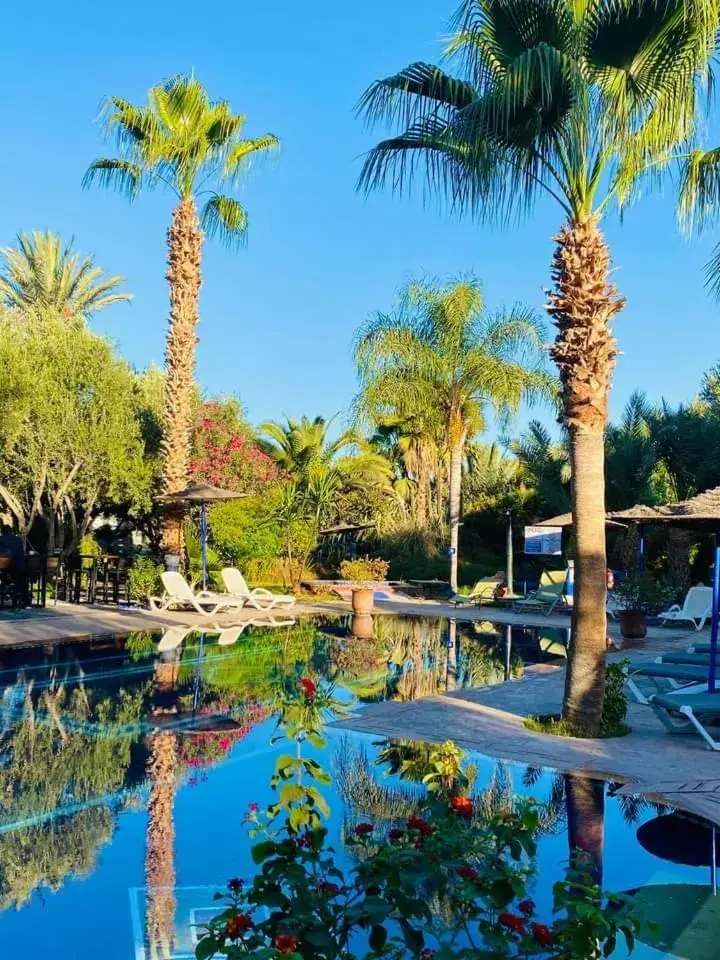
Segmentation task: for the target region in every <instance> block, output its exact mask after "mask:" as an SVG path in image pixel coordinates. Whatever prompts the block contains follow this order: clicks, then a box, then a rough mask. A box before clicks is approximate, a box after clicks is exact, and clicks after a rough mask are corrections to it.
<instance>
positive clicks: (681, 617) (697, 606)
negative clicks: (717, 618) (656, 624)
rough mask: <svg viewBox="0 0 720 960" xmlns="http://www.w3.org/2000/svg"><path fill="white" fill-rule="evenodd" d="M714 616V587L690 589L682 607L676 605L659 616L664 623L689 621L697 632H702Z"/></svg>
mask: <svg viewBox="0 0 720 960" xmlns="http://www.w3.org/2000/svg"><path fill="white" fill-rule="evenodd" d="M711 616H712V587H690V589H689V590H688V592H687V596H686V597H685V600H684V601H683V605H682V607H681V606H680V605H679V604H677V603H674V604H673V605H672V606H671V607H670V608H669V609H668V610H664V611H663V612H662V613H659V614H658V620H661V621H662V622H663V623H666V622H667V621H670V622H671V623H672V622H674V623H677V622H678V621H687V622H690V623H692V625H693V626H694V627H695V629H696V630H702V628H703V627H704V626H705V621H706V620H708V619H709V618H710V617H711Z"/></svg>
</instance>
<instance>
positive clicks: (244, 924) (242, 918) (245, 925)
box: [225, 913, 253, 940]
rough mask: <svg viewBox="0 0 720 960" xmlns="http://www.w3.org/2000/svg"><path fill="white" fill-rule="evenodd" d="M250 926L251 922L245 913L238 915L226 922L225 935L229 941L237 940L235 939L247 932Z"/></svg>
mask: <svg viewBox="0 0 720 960" xmlns="http://www.w3.org/2000/svg"><path fill="white" fill-rule="evenodd" d="M252 925H253V922H252V920H251V919H250V917H249V916H248V915H247V914H246V913H238V914H237V915H236V916H234V917H230V919H229V920H228V922H227V925H226V927H225V933H226V935H227V936H228V937H230V939H231V940H237V938H238V937H239V936H240V935H241V934H243V933H245V932H246V931H247V930H249V929H250V928H251V927H252Z"/></svg>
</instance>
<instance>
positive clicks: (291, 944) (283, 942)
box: [274, 933, 298, 953]
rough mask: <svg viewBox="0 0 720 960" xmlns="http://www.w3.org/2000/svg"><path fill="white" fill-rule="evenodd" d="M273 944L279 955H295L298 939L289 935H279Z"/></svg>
mask: <svg viewBox="0 0 720 960" xmlns="http://www.w3.org/2000/svg"><path fill="white" fill-rule="evenodd" d="M274 942H275V949H276V950H279V951H280V953H295V951H296V950H297V947H298V938H297V937H293V936H292V935H291V934H289V933H279V934H278V935H277V936H276V937H275V941H274Z"/></svg>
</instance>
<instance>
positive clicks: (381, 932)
mask: <svg viewBox="0 0 720 960" xmlns="http://www.w3.org/2000/svg"><path fill="white" fill-rule="evenodd" d="M387 937H388V935H387V930H386V929H385V927H381V926H379V925H375V926H373V928H372V929H371V930H370V946H371V947H372V948H373V950H374V951H375V952H376V953H379V952H380V951H381V950H382V948H383V947H384V946H385V944H386V942H387Z"/></svg>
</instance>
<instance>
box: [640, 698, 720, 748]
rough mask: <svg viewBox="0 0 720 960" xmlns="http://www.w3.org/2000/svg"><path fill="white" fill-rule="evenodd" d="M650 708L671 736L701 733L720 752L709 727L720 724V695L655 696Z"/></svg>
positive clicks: (706, 741)
mask: <svg viewBox="0 0 720 960" xmlns="http://www.w3.org/2000/svg"><path fill="white" fill-rule="evenodd" d="M650 706H651V707H652V709H653V710H654V712H655V714H656V715H657V716H658V717H659V719H660V720H661V721H662V723H663V725H664V726H665V728H666V729H667V731H668V732H669V733H699V734H700V736H701V737H702V738H703V740H704V741H705V743H706V744H707V745H708V747H710V749H711V750H720V743H719V742H718V741H717V740H715V738H714V737H713V736H712V734H711V733H710V731H709V730H708V729H707V724H708V723H709V721H711V720H718V721H720V694H718V693H708V691H707V689H705V690H696V691H694V692H693V691H691V690H690V689H685V690H676V691H675V692H674V693H656V694H655V696H654V697H651V699H650Z"/></svg>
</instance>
